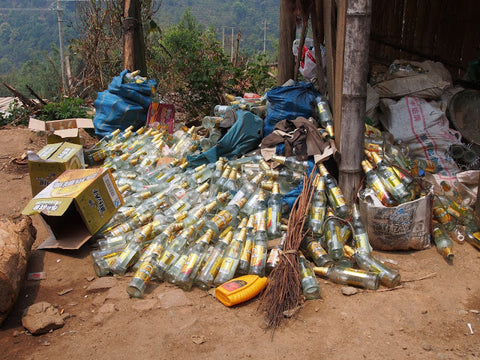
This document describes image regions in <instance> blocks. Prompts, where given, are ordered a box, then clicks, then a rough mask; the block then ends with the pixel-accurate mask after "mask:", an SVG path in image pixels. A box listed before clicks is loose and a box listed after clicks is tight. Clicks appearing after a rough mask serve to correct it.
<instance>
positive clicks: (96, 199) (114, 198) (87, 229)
mask: <svg viewBox="0 0 480 360" xmlns="http://www.w3.org/2000/svg"><path fill="white" fill-rule="evenodd" d="M122 204H123V199H122V196H121V194H120V192H119V190H118V188H117V186H116V184H115V181H114V179H113V177H112V175H111V173H110V170H108V169H103V168H96V169H76V170H67V171H65V172H64V173H62V174H61V175H60V176H59V177H58V178H57V179H55V180H54V181H53V182H52V183H51V184H49V185H48V186H47V187H46V188H45V189H43V190H42V191H41V192H39V193H38V194H37V195H36V196H35V197H34V198H33V199H32V200H30V202H29V203H28V204H27V206H26V207H25V209H23V211H22V214H24V215H34V214H39V215H40V216H41V218H42V220H43V222H44V224H45V227H46V229H47V232H48V234H49V237H48V238H47V239H46V240H45V241H44V242H43V243H42V244H41V245H40V246H39V247H38V248H39V249H56V248H58V249H69V250H75V249H79V248H80V247H81V246H82V245H83V244H84V243H85V242H86V241H87V240H88V239H89V238H90V237H91V236H92V235H93V234H95V233H96V232H97V231H98V230H99V229H100V228H101V227H102V226H103V225H105V224H106V223H107V222H108V220H110V219H111V217H112V216H113V215H114V214H115V213H116V212H117V210H118V208H119V207H120V206H122Z"/></svg>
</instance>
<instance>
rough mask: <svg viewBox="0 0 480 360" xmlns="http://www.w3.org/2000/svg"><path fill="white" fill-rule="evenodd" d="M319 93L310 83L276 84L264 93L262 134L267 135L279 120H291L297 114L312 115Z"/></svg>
mask: <svg viewBox="0 0 480 360" xmlns="http://www.w3.org/2000/svg"><path fill="white" fill-rule="evenodd" d="M319 95H320V94H319V93H318V92H317V91H316V90H315V88H314V87H313V84H312V83H307V82H296V83H294V84H293V85H290V86H277V87H274V88H273V89H272V90H270V91H268V92H267V93H266V94H265V97H266V99H267V100H268V103H267V116H266V117H265V122H264V126H263V136H267V135H269V134H270V133H271V132H272V131H273V128H274V127H275V125H276V124H277V123H278V122H279V121H281V120H285V119H288V120H293V119H296V118H297V117H299V116H303V117H305V118H307V119H308V118H309V117H310V116H313V114H314V111H315V106H316V101H315V98H316V97H317V96H319Z"/></svg>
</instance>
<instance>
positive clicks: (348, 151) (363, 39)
mask: <svg viewBox="0 0 480 360" xmlns="http://www.w3.org/2000/svg"><path fill="white" fill-rule="evenodd" d="M371 1H372V0H348V6H347V12H346V18H345V19H346V21H345V55H344V66H343V76H342V77H343V81H342V99H341V100H342V101H341V106H342V107H341V114H342V118H341V139H340V153H341V154H342V157H341V161H340V166H339V173H340V178H339V184H340V187H341V189H342V191H343V193H344V195H345V200H346V201H347V202H349V203H350V204H351V203H353V200H354V199H355V195H356V190H357V188H358V186H359V184H360V181H361V179H362V176H363V172H362V167H361V161H362V158H363V147H364V133H365V107H366V99H367V75H368V47H369V39H370V23H371V9H372V2H371ZM339 25H340V24H339ZM336 92H337V89H336ZM336 129H337V128H335V130H336Z"/></svg>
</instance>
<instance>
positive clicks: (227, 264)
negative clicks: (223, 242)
mask: <svg viewBox="0 0 480 360" xmlns="http://www.w3.org/2000/svg"><path fill="white" fill-rule="evenodd" d="M233 263H234V261H233V259H232V258H231V257H227V258H226V259H224V260H223V262H222V265H221V266H220V269H219V270H218V272H220V273H222V274H228V273H230V271H231V270H232V266H233Z"/></svg>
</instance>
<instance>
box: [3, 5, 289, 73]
mask: <svg viewBox="0 0 480 360" xmlns="http://www.w3.org/2000/svg"><path fill="white" fill-rule="evenodd" d="M119 1H122V0H119ZM60 5H61V9H62V17H63V29H64V42H65V44H68V41H69V39H71V38H72V37H74V36H75V33H74V28H75V26H73V25H74V24H75V0H61V1H60ZM187 7H189V8H190V9H191V12H192V13H193V15H194V16H195V18H196V19H197V21H198V22H199V23H201V24H203V25H204V26H206V27H208V26H213V27H215V28H216V31H217V39H218V40H219V41H220V42H222V39H223V42H224V44H225V49H226V51H227V52H228V51H230V43H231V37H232V29H233V33H234V36H233V38H234V43H235V44H236V39H237V33H238V31H239V30H240V31H241V42H240V49H241V50H242V51H246V52H248V53H254V52H261V51H263V47H264V44H265V46H266V50H267V52H270V53H271V52H275V51H276V49H277V44H278V21H279V20H278V19H279V10H280V0H235V1H228V2H225V1H222V0H186V1H176V0H163V1H162V5H161V7H160V11H159V12H158V13H157V23H158V25H159V26H160V27H161V28H165V27H167V26H169V25H170V24H174V23H177V22H178V21H179V20H180V18H181V16H182V14H183V12H184V11H185V9H186V8H187ZM57 15H58V11H57V1H56V0H0V74H6V73H8V72H10V71H12V70H13V69H18V68H19V67H21V66H22V64H23V63H25V62H26V61H29V60H35V59H39V61H43V56H42V55H41V53H42V52H43V51H47V52H49V51H51V50H52V48H54V49H58V48H59V42H58V18H57ZM265 21H266V35H267V39H266V41H264V28H265Z"/></svg>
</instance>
